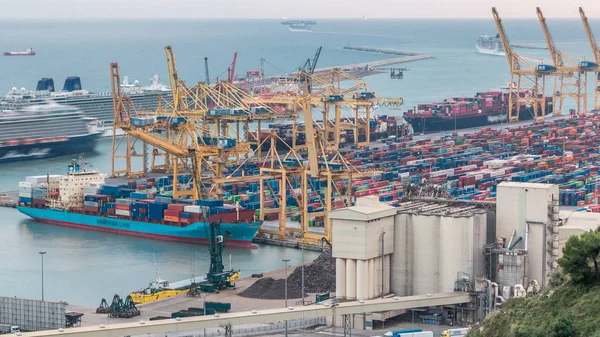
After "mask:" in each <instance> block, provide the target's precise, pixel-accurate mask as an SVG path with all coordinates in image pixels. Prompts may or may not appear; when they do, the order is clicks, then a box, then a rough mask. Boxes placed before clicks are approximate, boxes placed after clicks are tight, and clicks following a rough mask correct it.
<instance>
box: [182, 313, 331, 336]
mask: <svg viewBox="0 0 600 337" xmlns="http://www.w3.org/2000/svg"><path fill="white" fill-rule="evenodd" d="M314 325H325V317H317V318H311V319H299V320H294V321H288V330H298V329H304V328H307V327H310V326H314ZM211 330H212V329H211ZM283 331H285V322H281V323H275V324H270V325H264V326H256V327H248V328H239V329H235V328H234V329H233V331H232V335H233V336H262V335H265V334H271V333H275V332H283ZM219 336H225V329H218V330H217V331H207V332H206V337H219ZM180 337H204V333H203V332H202V331H200V332H199V333H194V334H188V335H182V336H180Z"/></svg>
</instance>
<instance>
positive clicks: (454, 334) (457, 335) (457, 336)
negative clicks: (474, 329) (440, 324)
mask: <svg viewBox="0 0 600 337" xmlns="http://www.w3.org/2000/svg"><path fill="white" fill-rule="evenodd" d="M469 330H470V329H469V328H460V329H448V330H446V331H444V332H442V337H462V336H466V335H467V334H468V333H469Z"/></svg>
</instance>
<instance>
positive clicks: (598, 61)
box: [579, 7, 600, 112]
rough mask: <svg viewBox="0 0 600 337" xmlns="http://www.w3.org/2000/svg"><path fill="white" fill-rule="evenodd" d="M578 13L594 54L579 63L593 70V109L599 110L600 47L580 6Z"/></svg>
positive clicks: (588, 69)
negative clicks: (587, 59)
mask: <svg viewBox="0 0 600 337" xmlns="http://www.w3.org/2000/svg"><path fill="white" fill-rule="evenodd" d="M579 15H580V16H581V21H582V22H583V28H584V29H585V33H586V35H587V38H588V42H589V44H590V48H591V49H592V54H593V55H594V59H593V60H594V61H593V62H592V61H584V62H582V63H581V67H582V68H584V69H586V70H587V71H591V72H595V76H594V77H595V81H594V109H593V111H595V112H600V47H598V44H597V42H596V38H595V37H594V32H593V31H592V28H591V27H590V23H589V22H588V18H587V16H586V15H585V12H584V11H583V8H581V7H579Z"/></svg>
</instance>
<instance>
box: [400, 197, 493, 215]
mask: <svg viewBox="0 0 600 337" xmlns="http://www.w3.org/2000/svg"><path fill="white" fill-rule="evenodd" d="M396 206H397V207H396V211H397V212H398V213H411V214H424V215H443V216H461V217H462V216H471V215H473V214H476V213H481V212H485V210H486V209H490V208H494V207H495V203H491V202H472V201H458V200H444V199H439V200H433V199H411V200H406V201H402V202H400V203H398V204H396Z"/></svg>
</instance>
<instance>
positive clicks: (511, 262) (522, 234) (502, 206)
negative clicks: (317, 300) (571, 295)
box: [331, 182, 599, 322]
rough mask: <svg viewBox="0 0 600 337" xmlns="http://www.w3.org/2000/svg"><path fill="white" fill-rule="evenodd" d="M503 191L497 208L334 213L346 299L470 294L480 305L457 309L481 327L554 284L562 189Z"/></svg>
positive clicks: (419, 205)
mask: <svg viewBox="0 0 600 337" xmlns="http://www.w3.org/2000/svg"><path fill="white" fill-rule="evenodd" d="M497 191H498V192H497V202H496V203H493V202H473V201H462V200H444V199H409V200H405V201H402V202H400V203H397V204H395V205H394V207H392V206H389V205H387V204H383V203H380V202H379V201H378V200H377V199H372V198H369V197H366V198H360V199H358V201H357V203H356V206H353V207H349V208H346V209H342V210H337V211H334V212H332V213H331V219H333V226H334V230H333V233H334V234H333V257H334V258H336V296H337V297H338V298H345V299H348V300H353V299H357V300H368V299H373V298H378V297H383V296H385V295H390V294H393V295H394V296H414V295H425V294H434V293H443V292H452V291H456V290H461V291H467V292H470V293H471V294H472V295H473V296H474V300H473V303H471V304H470V305H467V306H465V305H461V306H457V307H456V308H455V309H460V310H462V311H463V312H464V314H463V315H462V317H461V321H462V322H469V321H472V322H474V321H477V320H478V319H481V318H482V316H483V315H485V314H487V313H488V312H490V311H491V310H493V309H494V308H495V307H496V306H497V305H499V304H501V303H502V302H503V301H505V300H506V299H507V298H508V297H514V296H523V295H524V294H525V293H526V291H527V288H528V287H529V288H530V289H529V290H531V288H532V287H533V288H536V289H537V288H538V286H540V285H545V284H547V283H548V280H549V278H550V276H551V275H552V273H553V272H554V271H555V269H556V267H557V262H556V260H557V259H558V256H559V225H560V224H561V222H560V216H559V209H558V186H557V185H552V184H533V183H516V182H504V183H501V184H499V185H498V190H497ZM576 218H577V216H576V217H574V218H573V219H576ZM595 219H596V220H595V221H596V223H595V224H596V225H597V222H598V221H599V220H598V219H597V218H595ZM569 230H570V232H569V234H573V233H576V232H577V230H573V227H571V228H570V229H569ZM579 231H581V230H579ZM565 235H568V234H567V231H565ZM563 240H566V239H565V238H563ZM475 298H479V299H478V300H476V299H475Z"/></svg>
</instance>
